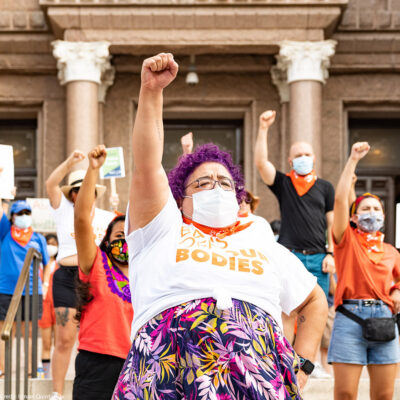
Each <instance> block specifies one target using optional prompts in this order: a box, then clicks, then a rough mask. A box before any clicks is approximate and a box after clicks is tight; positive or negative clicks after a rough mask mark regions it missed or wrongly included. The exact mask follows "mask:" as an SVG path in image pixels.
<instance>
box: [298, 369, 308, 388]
mask: <svg viewBox="0 0 400 400" xmlns="http://www.w3.org/2000/svg"><path fill="white" fill-rule="evenodd" d="M296 376H297V383H298V385H299V388H300V394H301V392H302V391H303V389H304V386H306V383H307V380H308V375H307V374H306V373H305V372H304V371H303V370H300V371H299V372H298V373H297V375H296Z"/></svg>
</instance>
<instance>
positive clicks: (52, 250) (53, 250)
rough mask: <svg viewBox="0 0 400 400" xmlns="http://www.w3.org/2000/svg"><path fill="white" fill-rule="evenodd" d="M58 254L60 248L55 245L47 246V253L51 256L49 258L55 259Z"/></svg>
mask: <svg viewBox="0 0 400 400" xmlns="http://www.w3.org/2000/svg"><path fill="white" fill-rule="evenodd" d="M57 252H58V247H57V246H54V245H53V244H48V245H47V253H48V254H49V257H54V256H55V255H56V254H57Z"/></svg>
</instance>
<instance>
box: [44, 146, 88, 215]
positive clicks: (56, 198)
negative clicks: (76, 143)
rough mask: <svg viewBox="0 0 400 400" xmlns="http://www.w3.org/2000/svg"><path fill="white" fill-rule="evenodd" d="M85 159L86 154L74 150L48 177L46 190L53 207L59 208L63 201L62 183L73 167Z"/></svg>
mask: <svg viewBox="0 0 400 400" xmlns="http://www.w3.org/2000/svg"><path fill="white" fill-rule="evenodd" d="M84 159H85V155H84V154H83V153H82V152H81V151H80V150H75V151H73V152H72V153H71V154H70V156H69V157H68V158H67V159H66V160H65V161H64V162H62V163H61V164H60V165H59V166H58V167H57V168H56V169H55V170H54V171H53V172H52V173H51V174H50V176H49V177H48V178H47V181H46V190H47V196H49V200H50V204H51V206H52V207H53V208H58V207H59V206H60V202H61V196H62V192H61V189H60V183H61V181H62V180H63V179H64V178H65V176H66V175H67V174H68V173H69V172H70V171H71V168H72V167H73V166H74V165H75V164H77V163H79V162H81V161H82V160H84Z"/></svg>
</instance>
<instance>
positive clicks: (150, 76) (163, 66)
mask: <svg viewBox="0 0 400 400" xmlns="http://www.w3.org/2000/svg"><path fill="white" fill-rule="evenodd" d="M178 68H179V67H178V64H177V63H176V62H175V60H174V56H173V55H172V54H171V53H160V54H158V55H156V56H154V57H150V58H147V59H146V60H144V61H143V65H142V73H141V79H142V86H143V87H145V88H146V89H150V90H162V89H164V88H166V87H167V86H168V85H169V84H170V83H171V82H172V81H173V80H174V79H175V77H176V74H177V73H178Z"/></svg>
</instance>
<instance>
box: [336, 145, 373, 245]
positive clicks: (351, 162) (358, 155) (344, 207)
mask: <svg viewBox="0 0 400 400" xmlns="http://www.w3.org/2000/svg"><path fill="white" fill-rule="evenodd" d="M369 148H370V147H369V144H368V143H367V142H357V143H355V144H353V147H352V148H351V154H350V157H349V159H348V160H347V163H346V166H345V167H344V170H343V172H342V175H341V176H340V179H339V183H338V185H337V187H336V192H335V206H334V215H333V227H332V233H333V237H334V239H335V242H336V243H339V242H340V241H341V239H342V236H343V234H344V231H345V230H346V228H347V225H348V224H349V207H350V204H349V197H350V192H351V187H352V180H353V175H354V173H355V170H356V167H357V164H358V162H359V161H360V160H361V159H362V158H363V157H365V155H366V154H367V153H368V151H369Z"/></svg>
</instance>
